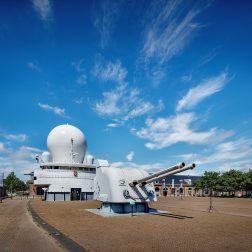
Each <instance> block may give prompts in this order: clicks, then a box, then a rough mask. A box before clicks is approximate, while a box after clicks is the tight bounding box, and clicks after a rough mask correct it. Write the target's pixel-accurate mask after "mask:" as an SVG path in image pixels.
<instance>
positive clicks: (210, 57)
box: [199, 47, 220, 67]
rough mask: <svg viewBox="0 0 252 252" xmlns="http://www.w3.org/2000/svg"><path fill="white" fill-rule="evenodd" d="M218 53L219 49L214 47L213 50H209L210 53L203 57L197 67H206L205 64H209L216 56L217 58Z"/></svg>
mask: <svg viewBox="0 0 252 252" xmlns="http://www.w3.org/2000/svg"><path fill="white" fill-rule="evenodd" d="M219 53H220V47H216V48H214V49H212V50H211V52H209V53H208V54H207V55H206V56H204V57H203V58H202V59H201V60H200V62H199V66H200V67H202V66H204V65H206V64H207V63H209V62H211V61H212V60H213V59H214V58H215V57H216V56H218V55H219Z"/></svg>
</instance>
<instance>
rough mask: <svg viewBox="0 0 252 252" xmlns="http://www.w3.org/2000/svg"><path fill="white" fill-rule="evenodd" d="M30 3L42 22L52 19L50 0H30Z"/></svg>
mask: <svg viewBox="0 0 252 252" xmlns="http://www.w3.org/2000/svg"><path fill="white" fill-rule="evenodd" d="M32 4H33V8H34V10H35V11H36V12H37V14H38V15H39V18H40V19H41V20H42V21H43V22H45V23H48V22H49V21H51V20H52V5H51V1H50V0H32Z"/></svg>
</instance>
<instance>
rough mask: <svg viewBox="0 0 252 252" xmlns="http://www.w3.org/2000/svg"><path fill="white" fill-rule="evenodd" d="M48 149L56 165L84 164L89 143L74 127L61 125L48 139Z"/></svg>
mask: <svg viewBox="0 0 252 252" xmlns="http://www.w3.org/2000/svg"><path fill="white" fill-rule="evenodd" d="M47 147H48V150H49V151H50V153H51V155H52V159H53V162H54V163H83V160H84V157H85V154H86V148H87V141H86V137H85V135H84V134H83V133H82V132H81V131H80V130H79V129H78V128H76V127H74V126H72V125H68V124H67V125H59V126H57V127H55V128H54V129H53V130H52V131H51V132H50V133H49V135H48V137H47Z"/></svg>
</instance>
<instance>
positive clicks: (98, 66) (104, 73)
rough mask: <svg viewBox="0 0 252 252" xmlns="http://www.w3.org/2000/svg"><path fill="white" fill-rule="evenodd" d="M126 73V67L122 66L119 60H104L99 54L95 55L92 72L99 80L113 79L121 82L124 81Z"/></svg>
mask: <svg viewBox="0 0 252 252" xmlns="http://www.w3.org/2000/svg"><path fill="white" fill-rule="evenodd" d="M127 73H128V71H127V69H126V68H125V67H123V66H122V63H121V61H120V60H116V61H115V62H111V61H108V62H105V61H104V60H103V59H102V57H101V56H100V55H98V56H97V58H96V62H95V66H94V69H93V74H94V76H95V77H97V78H99V79H100V80H101V81H105V82H106V81H115V82H117V83H119V84H122V83H124V80H125V78H126V76H127Z"/></svg>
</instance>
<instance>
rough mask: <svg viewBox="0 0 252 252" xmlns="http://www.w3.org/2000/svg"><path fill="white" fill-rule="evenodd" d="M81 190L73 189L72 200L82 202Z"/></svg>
mask: <svg viewBox="0 0 252 252" xmlns="http://www.w3.org/2000/svg"><path fill="white" fill-rule="evenodd" d="M80 197H81V188H71V200H80Z"/></svg>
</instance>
